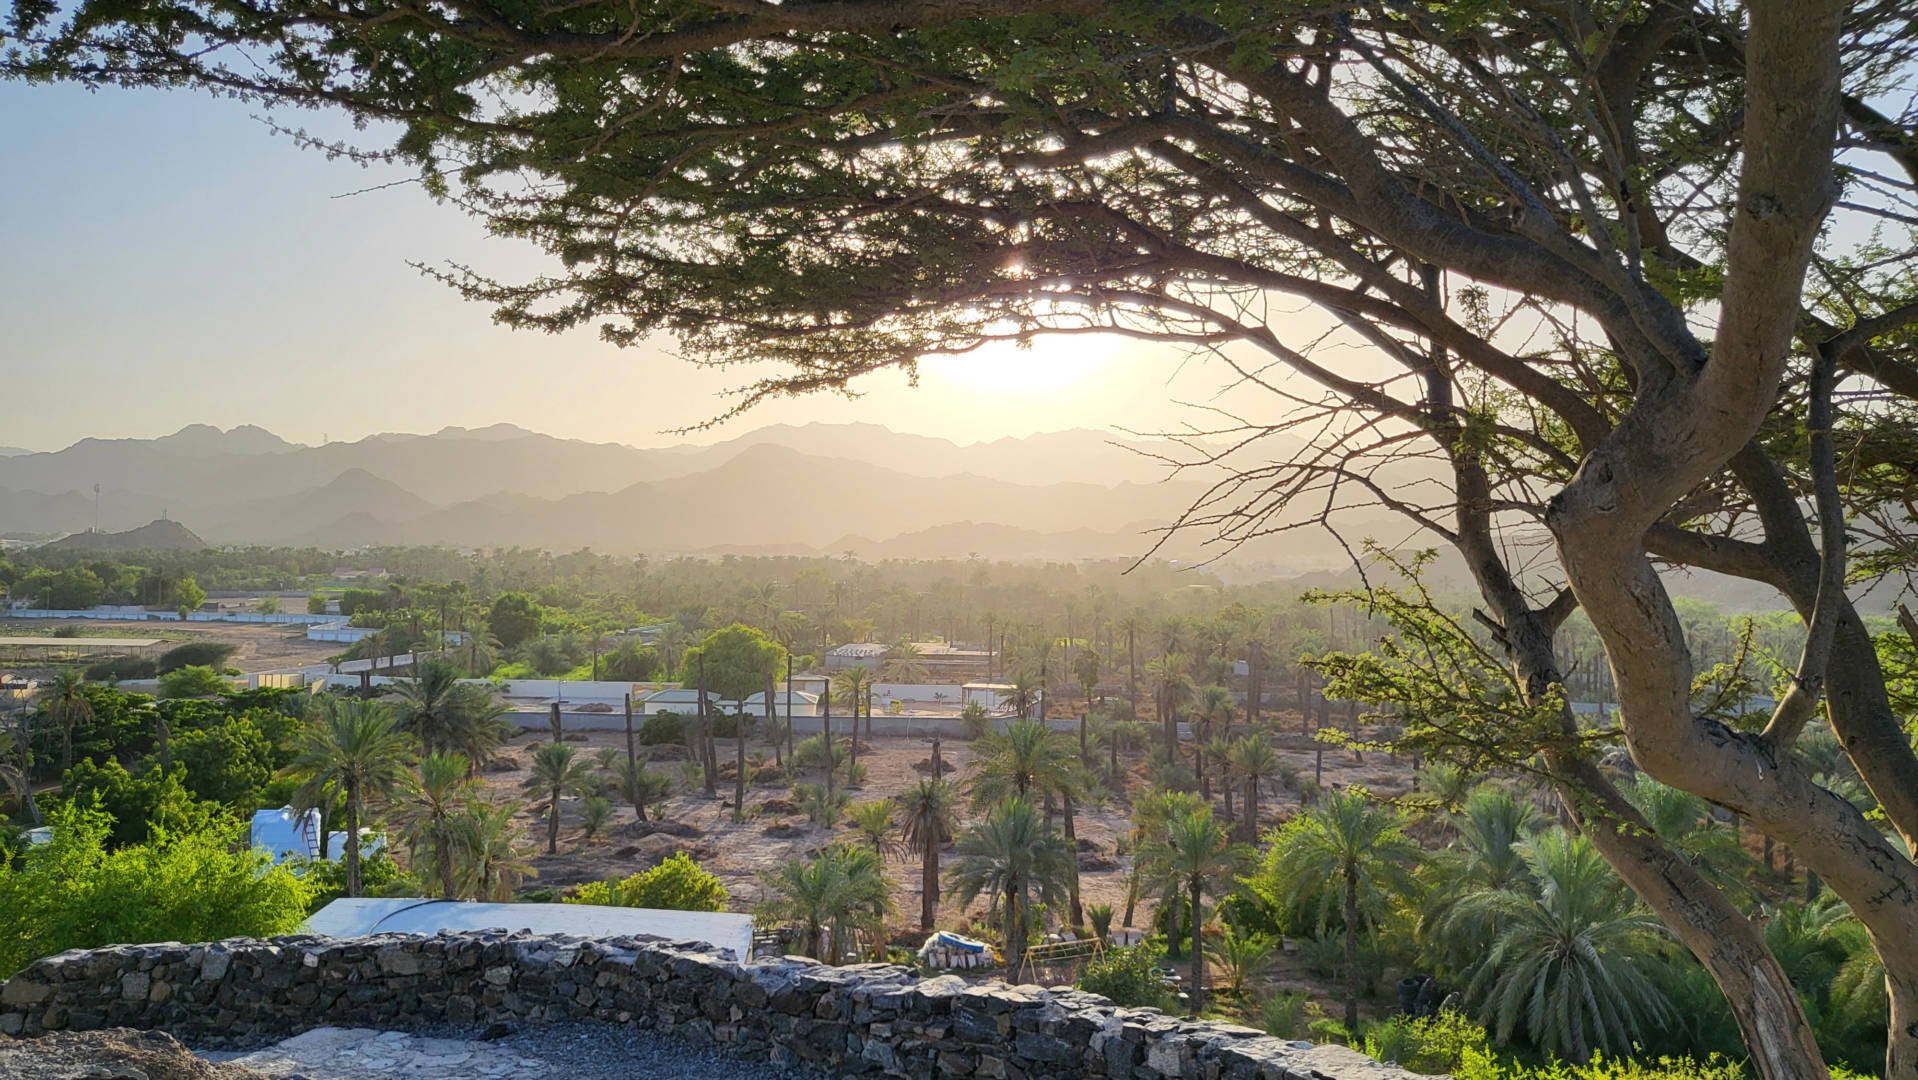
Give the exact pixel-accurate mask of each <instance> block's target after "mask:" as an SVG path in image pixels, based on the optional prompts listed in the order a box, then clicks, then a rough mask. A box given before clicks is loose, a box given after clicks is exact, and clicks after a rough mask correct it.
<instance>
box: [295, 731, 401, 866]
mask: <svg viewBox="0 0 1918 1080" xmlns="http://www.w3.org/2000/svg"><path fill="white" fill-rule="evenodd" d="M406 744H407V738H406V734H405V733H404V732H402V731H400V730H399V725H398V724H397V723H396V722H395V720H394V719H393V714H392V711H391V710H389V709H388V708H387V707H386V706H384V705H382V704H380V703H378V702H374V701H363V700H359V699H355V698H330V697H320V698H317V699H315V709H314V713H313V716H312V717H311V719H309V721H308V722H307V726H306V728H305V730H303V731H302V732H301V733H300V740H299V752H298V753H297V754H296V755H295V756H294V759H293V764H292V765H291V766H289V767H288V771H289V772H290V773H292V775H294V776H297V777H299V778H300V780H301V783H300V787H299V790H298V791H296V792H295V793H294V796H293V806H294V809H296V810H299V809H304V808H306V807H313V806H323V805H325V804H326V803H328V802H330V801H331V800H332V798H333V797H334V796H336V795H337V796H338V797H340V798H341V799H343V800H344V801H345V804H346V895H348V896H358V895H360V823H361V822H362V821H364V820H365V817H366V808H367V805H368V804H369V803H370V802H373V801H377V800H380V799H384V798H386V797H387V796H388V795H391V794H392V793H393V792H394V791H396V790H398V789H399V788H400V786H401V785H402V784H404V783H405V781H406V776H407V772H406V764H405V761H406V749H407V747H406Z"/></svg>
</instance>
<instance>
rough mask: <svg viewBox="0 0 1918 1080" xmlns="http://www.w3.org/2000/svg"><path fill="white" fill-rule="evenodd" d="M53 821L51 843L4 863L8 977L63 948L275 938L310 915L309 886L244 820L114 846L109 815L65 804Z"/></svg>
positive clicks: (1, 898)
mask: <svg viewBox="0 0 1918 1080" xmlns="http://www.w3.org/2000/svg"><path fill="white" fill-rule="evenodd" d="M49 821H50V823H51V824H52V826H53V840H52V841H51V842H50V843H46V844H42V845H40V846H38V847H35V848H32V849H30V850H29V851H28V852H27V853H26V854H25V855H24V856H22V857H21V858H20V859H18V860H15V861H13V862H10V863H6V864H4V865H0V978H5V977H6V976H9V975H12V974H13V973H14V972H16V971H19V970H20V969H21V968H22V967H25V966H26V965H27V964H28V963H29V962H31V961H32V960H34V959H35V958H37V957H41V956H48V955H51V954H53V953H57V952H60V951H62V950H65V949H87V948H96V947H98V946H102V945H111V944H116V943H137V942H148V941H215V940H218V939H220V938H228V937H269V936H271V935H274V934H286V933H291V932H293V931H294V930H296V929H298V928H299V925H300V922H301V920H303V919H304V918H305V917H306V913H307V897H308V892H309V890H308V888H307V886H306V884H305V883H304V882H302V881H301V880H300V879H299V878H298V877H295V876H294V875H293V874H292V873H291V872H289V871H288V870H287V869H285V868H284V867H271V866H269V865H268V864H267V858H266V856H265V855H263V854H261V853H259V852H256V851H253V850H252V849H251V848H249V847H247V846H246V838H245V835H244V827H243V826H241V825H239V824H238V823H234V822H222V823H219V824H203V825H201V826H200V827H197V828H194V829H190V830H184V831H180V832H173V833H169V834H167V835H166V836H165V837H164V838H162V839H158V840H154V841H152V842H150V843H145V844H139V845H134V846H129V847H123V848H120V849H118V850H111V851H110V850H108V848H107V834H108V823H107V819H106V815H104V814H101V813H98V812H96V811H90V810H83V809H80V808H77V807H72V806H66V807H57V808H55V809H54V810H53V811H52V812H51V814H50V815H49Z"/></svg>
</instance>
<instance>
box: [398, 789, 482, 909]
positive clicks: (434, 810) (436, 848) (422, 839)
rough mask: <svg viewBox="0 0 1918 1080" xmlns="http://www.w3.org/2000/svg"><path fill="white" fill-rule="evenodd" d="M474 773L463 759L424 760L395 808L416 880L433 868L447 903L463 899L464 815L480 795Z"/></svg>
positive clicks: (435, 881)
mask: <svg viewBox="0 0 1918 1080" xmlns="http://www.w3.org/2000/svg"><path fill="white" fill-rule="evenodd" d="M470 770H471V763H470V762H468V761H467V760H466V756H465V755H463V754H458V753H445V752H442V753H432V754H428V755H426V756H425V757H423V758H421V759H420V766H419V775H417V776H412V777H408V778H407V783H406V784H405V786H404V789H403V792H402V794H401V796H400V797H399V799H398V800H397V804H396V807H395V810H396V814H395V817H396V818H397V820H398V822H399V825H400V836H401V838H402V839H404V840H405V841H406V847H407V850H408V852H410V853H411V859H412V864H413V873H414V875H415V876H416V877H417V876H419V874H420V871H421V870H422V869H430V870H431V872H432V877H433V880H434V883H435V884H437V885H438V886H439V890H440V896H441V897H442V898H444V899H447V900H457V899H459V878H458V869H459V861H460V850H459V848H460V843H461V816H460V815H461V814H462V812H463V811H464V810H465V809H466V807H467V805H468V804H469V803H471V802H472V800H473V799H474V797H475V796H476V795H477V794H478V790H479V783H478V781H476V780H474V779H472V778H471V776H470V775H469V773H470Z"/></svg>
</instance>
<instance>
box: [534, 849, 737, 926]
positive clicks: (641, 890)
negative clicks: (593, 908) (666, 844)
mask: <svg viewBox="0 0 1918 1080" xmlns="http://www.w3.org/2000/svg"><path fill="white" fill-rule="evenodd" d="M726 899H727V896H726V886H724V885H722V884H720V882H719V878H717V877H716V876H714V875H713V874H712V873H711V872H709V871H707V870H706V869H704V868H703V867H701V866H700V865H699V864H698V863H696V862H694V861H693V859H692V856H690V855H688V854H686V853H685V852H683V851H680V852H675V853H674V854H673V855H672V856H670V857H669V858H667V860H666V861H665V862H663V863H660V864H659V865H658V866H655V867H653V868H652V869H651V870H645V871H642V872H640V873H637V874H634V875H632V876H631V877H629V878H626V879H625V880H623V881H589V882H587V883H586V884H584V885H581V886H580V887H579V892H578V893H577V894H576V895H573V896H570V897H567V898H566V902H567V903H569V904H601V905H607V906H611V907H634V908H655V909H659V910H663V911H724V910H726Z"/></svg>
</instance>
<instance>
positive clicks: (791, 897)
mask: <svg viewBox="0 0 1918 1080" xmlns="http://www.w3.org/2000/svg"><path fill="white" fill-rule="evenodd" d="M767 885H768V887H769V888H770V890H771V892H772V893H773V896H772V898H771V899H769V900H767V901H766V903H764V904H763V905H761V906H760V913H761V915H762V916H763V917H765V918H768V919H774V920H781V921H785V922H796V923H798V924H799V925H800V927H801V928H802V932H803V934H804V938H803V940H804V942H805V944H804V950H805V953H806V955H808V956H810V957H812V958H813V959H815V960H824V961H826V962H827V963H838V962H839V958H840V957H841V956H842V955H844V953H845V951H846V946H847V943H848V942H851V941H853V940H854V938H855V935H856V934H857V933H858V932H859V931H861V930H866V931H878V930H881V929H882V928H883V927H884V926H885V921H886V917H887V916H888V915H891V914H892V911H893V906H892V886H891V884H890V883H889V882H887V880H886V872H885V867H884V865H883V864H882V863H881V861H880V859H879V855H878V853H877V852H875V851H873V850H872V849H871V848H869V847H860V846H857V845H854V844H835V845H833V846H831V847H828V848H827V849H826V850H824V851H822V852H820V853H819V857H818V858H816V859H813V860H812V861H810V862H806V861H802V860H797V859H794V860H789V861H787V862H785V863H782V864H780V867H779V870H778V871H777V872H776V873H775V874H773V875H772V877H771V878H770V879H769V880H768V882H767ZM828 937H830V939H831V942H832V947H831V949H830V950H828V949H827V948H826V939H827V938H828Z"/></svg>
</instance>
